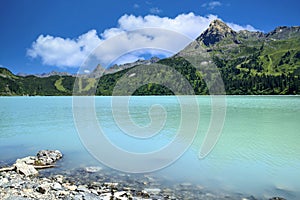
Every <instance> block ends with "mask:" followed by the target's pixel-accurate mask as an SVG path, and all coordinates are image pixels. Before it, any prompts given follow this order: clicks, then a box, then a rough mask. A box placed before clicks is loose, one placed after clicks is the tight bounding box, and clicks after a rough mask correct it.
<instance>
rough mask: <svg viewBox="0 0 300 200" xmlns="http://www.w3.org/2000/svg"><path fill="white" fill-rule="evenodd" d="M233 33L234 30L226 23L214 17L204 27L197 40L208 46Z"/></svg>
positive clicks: (234, 33) (233, 34)
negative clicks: (207, 25)
mask: <svg viewBox="0 0 300 200" xmlns="http://www.w3.org/2000/svg"><path fill="white" fill-rule="evenodd" d="M235 35H236V32H235V31H233V30H232V29H231V28H230V27H229V26H228V25H227V24H225V23H224V22H222V21H221V20H218V19H216V20H214V21H212V22H211V23H210V25H209V27H208V29H206V30H205V31H204V32H203V33H202V34H201V35H200V36H199V37H198V38H197V40H198V41H202V42H203V43H204V44H205V45H206V46H210V45H213V44H215V43H217V42H219V41H221V40H222V39H223V38H226V37H230V36H235Z"/></svg>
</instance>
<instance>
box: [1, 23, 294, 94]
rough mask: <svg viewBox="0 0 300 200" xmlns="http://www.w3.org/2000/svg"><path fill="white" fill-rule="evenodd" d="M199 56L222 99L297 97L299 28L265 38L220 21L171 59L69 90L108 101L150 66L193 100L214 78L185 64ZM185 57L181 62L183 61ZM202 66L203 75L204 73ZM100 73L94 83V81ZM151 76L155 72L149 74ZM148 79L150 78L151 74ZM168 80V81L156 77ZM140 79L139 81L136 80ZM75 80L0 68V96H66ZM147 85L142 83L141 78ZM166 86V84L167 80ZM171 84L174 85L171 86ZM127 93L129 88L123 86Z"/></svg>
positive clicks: (162, 90) (83, 81)
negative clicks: (181, 81) (123, 82)
mask: <svg viewBox="0 0 300 200" xmlns="http://www.w3.org/2000/svg"><path fill="white" fill-rule="evenodd" d="M201 52H205V54H206V55H209V58H207V59H208V60H207V61H208V63H212V64H213V65H215V66H217V68H218V70H219V72H220V73H221V77H222V79H223V82H224V86H225V91H226V94H241V95H243V94H257V95H269V94H274V95H277V94H278V95H279V94H282V95H283V94H285V95H287V94H300V27H299V26H295V27H286V26H281V27H277V28H276V29H275V30H274V31H272V32H270V33H266V34H265V33H262V32H249V31H245V30H243V31H239V32H235V31H233V30H232V29H231V28H230V27H229V26H227V25H226V24H225V23H223V22H222V21H220V20H215V21H213V22H212V23H211V24H210V26H209V28H208V29H207V30H205V31H204V32H203V33H202V34H201V35H200V36H199V37H198V38H197V39H196V40H195V41H193V42H192V43H191V44H189V45H188V46H187V47H186V48H184V49H183V50H182V51H180V52H178V53H177V54H176V55H174V56H172V57H170V58H167V59H162V60H159V59H158V58H152V59H150V60H138V61H136V62H134V63H128V64H124V65H114V66H112V67H111V68H110V69H108V70H104V69H103V68H102V67H101V66H100V65H99V66H97V67H96V68H95V70H94V71H93V72H92V73H91V74H88V75H85V76H82V77H81V78H80V80H79V82H78V84H77V85H76V84H75V87H78V88H77V91H79V93H80V94H82V95H84V94H94V92H95V91H96V95H112V91H113V88H114V87H115V85H116V83H117V81H118V80H119V79H120V77H122V76H124V75H127V76H128V77H129V76H132V77H131V80H132V83H133V84H136V83H138V82H139V81H141V80H138V77H134V76H133V75H132V74H127V73H130V70H131V69H135V68H136V67H137V66H147V67H148V68H146V69H147V70H149V71H151V70H152V69H153V68H152V67H151V66H154V65H155V63H157V64H163V65H167V66H170V67H172V68H173V69H175V70H176V71H178V72H179V73H181V74H182V75H183V76H184V77H185V78H186V79H187V80H188V81H189V83H190V85H191V86H192V88H193V89H194V91H195V94H199V95H200V94H209V84H207V82H205V81H204V80H205V78H207V77H208V76H210V80H211V81H214V77H215V76H214V74H209V73H206V71H201V73H199V71H197V70H196V68H195V67H194V66H192V64H191V63H190V62H188V61H187V60H186V59H185V58H186V56H188V57H190V58H195V59H198V58H199V55H201ZM184 57H185V58H184ZM209 66H210V65H208V66H207V69H206V70H209ZM103 72H105V75H103V76H102V77H101V78H100V80H99V82H97V79H96V78H97V77H99V76H100V75H101V74H103ZM155 73H156V72H155ZM152 74H153V73H152ZM157 76H162V77H164V78H165V79H168V77H169V76H170V75H168V74H167V73H165V74H164V72H159V71H158V72H157ZM139 78H140V77H139ZM75 79H76V77H74V75H71V74H68V73H56V72H52V73H50V74H42V75H37V76H33V75H29V76H27V75H24V74H19V75H14V74H12V73H11V72H10V71H9V70H8V69H5V68H0V95H72V91H73V87H74V83H75ZM143 79H147V77H143ZM170 81H171V82H172V80H170ZM176 84H177V83H176V80H174V85H176ZM129 87H131V86H129ZM171 94H173V92H172V91H171V90H169V89H168V88H166V87H164V86H161V85H157V84H154V83H149V84H147V85H144V86H142V87H140V88H139V89H137V90H136V91H135V92H134V95H171Z"/></svg>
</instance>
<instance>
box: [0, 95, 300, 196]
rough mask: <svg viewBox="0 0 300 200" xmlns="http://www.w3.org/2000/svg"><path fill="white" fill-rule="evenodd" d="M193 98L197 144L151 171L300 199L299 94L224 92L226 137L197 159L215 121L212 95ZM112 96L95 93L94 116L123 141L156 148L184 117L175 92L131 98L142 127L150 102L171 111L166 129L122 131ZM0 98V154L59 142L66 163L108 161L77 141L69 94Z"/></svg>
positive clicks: (7, 156)
mask: <svg viewBox="0 0 300 200" xmlns="http://www.w3.org/2000/svg"><path fill="white" fill-rule="evenodd" d="M114 98H122V97H114ZM186 98H189V97H186ZM196 98H197V102H198V106H199V110H200V113H199V117H200V120H199V121H198V131H197V135H196V137H195V139H194V141H193V143H192V144H191V146H190V147H189V149H188V150H187V151H186V152H185V153H184V154H183V155H182V156H181V157H180V158H179V159H178V160H177V161H176V162H174V163H173V164H171V165H169V166H166V167H164V168H163V169H161V170H158V171H156V172H153V174H155V175H158V176H163V177H166V179H168V180H170V181H174V182H189V183H194V184H200V185H203V186H204V187H205V188H207V189H210V190H216V191H225V192H237V193H245V194H249V195H254V196H255V197H261V198H268V197H272V196H282V197H285V198H287V199H300V183H299V180H300V97H299V96H226V97H225V98H226V117H225V121H224V126H223V129H222V132H221V136H220V138H219V140H218V142H217V144H216V145H215V147H214V148H213V150H212V151H211V152H210V153H209V154H208V156H206V157H205V158H204V159H199V150H200V148H201V145H202V142H203V140H204V137H205V134H206V132H207V129H208V127H209V124H210V121H211V118H210V117H211V97H210V96H199V97H196ZM111 100H112V97H95V112H96V115H95V116H96V117H97V119H98V122H99V126H100V127H101V128H102V130H103V132H104V133H105V136H106V137H107V138H108V140H109V141H110V142H111V143H113V144H114V145H116V146H118V147H119V148H122V149H125V150H126V151H130V152H138V153H147V152H153V151H156V150H158V149H160V148H162V147H164V146H165V145H167V144H168V143H170V142H171V141H172V139H173V138H174V137H175V135H176V131H177V130H178V128H179V126H180V120H181V116H180V113H181V112H180V104H179V103H178V101H177V98H176V97H174V96H152V97H131V98H130V102H129V111H130V116H131V118H132V121H133V122H134V123H136V124H139V125H140V126H141V127H143V126H146V125H148V124H149V123H151V119H150V118H149V115H148V111H149V109H150V108H151V106H152V105H161V106H162V107H163V108H164V110H165V112H166V114H167V116H166V121H165V123H164V126H163V128H162V129H161V131H160V132H158V133H157V134H156V135H155V136H153V137H150V138H148V139H145V138H144V139H138V138H134V137H131V136H129V135H127V134H124V133H123V131H122V129H120V128H119V126H118V125H117V124H116V122H115V120H114V117H113V114H112V107H111ZM0 105H1V106H0V116H1V117H0V152H1V153H0V161H2V162H8V163H10V162H14V160H15V159H17V158H20V157H25V156H28V155H34V154H35V153H36V152H37V151H38V150H41V149H58V150H61V151H62V152H63V154H64V159H63V162H64V164H63V166H61V167H62V168H65V169H68V168H75V167H85V166H94V165H101V166H103V167H105V166H104V165H103V164H101V163H99V162H98V161H97V160H96V159H95V158H94V157H93V156H92V155H90V154H89V153H88V151H87V150H86V148H85V146H84V145H83V144H82V142H81V140H80V135H79V134H78V132H77V129H76V124H75V122H74V118H73V107H72V106H73V98H72V97H0ZM187 107H188V105H187ZM193 115H194V114H193ZM193 115H191V117H190V119H189V120H190V121H191V122H192V121H193V120H194V117H193ZM124 117H125V114H124ZM154 117H155V116H154ZM157 117H160V116H157ZM83 120H85V119H84V117H83ZM128 128H129V129H130V127H128ZM188 131H189V130H188V129H187V130H186V132H187V133H188ZM182 142H183V143H184V142H185V141H184V138H183V140H182ZM109 153H110V152H107V154H109ZM112 159H120V160H122V158H117V157H113V158H112ZM0 164H1V162H0Z"/></svg>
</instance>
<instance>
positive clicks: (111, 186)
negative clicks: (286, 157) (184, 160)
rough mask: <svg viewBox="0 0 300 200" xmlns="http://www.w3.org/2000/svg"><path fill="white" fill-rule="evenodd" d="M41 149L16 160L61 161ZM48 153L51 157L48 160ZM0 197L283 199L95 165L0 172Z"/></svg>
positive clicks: (51, 199) (9, 199) (18, 199)
mask: <svg viewBox="0 0 300 200" xmlns="http://www.w3.org/2000/svg"><path fill="white" fill-rule="evenodd" d="M40 152H45V151H44V150H43V151H40ZM40 152H39V153H38V154H37V155H41V156H40V157H38V156H36V157H34V156H29V157H26V158H22V159H18V160H17V161H16V163H18V162H19V163H20V162H24V163H26V162H27V163H33V162H32V161H33V160H34V163H37V162H36V160H37V159H38V162H39V163H42V162H44V161H45V162H44V163H42V164H44V166H49V165H53V164H55V163H56V161H57V164H59V162H61V161H60V160H59V159H60V158H61V157H60V156H57V155H54V156H53V155H51V152H52V153H53V152H59V151H49V152H50V153H47V152H48V151H46V153H40ZM46 154H47V155H46ZM45 155H46V156H45ZM49 155H50V156H49ZM58 155H60V154H59V153H58ZM51 156H52V160H50V161H49V157H50V158H51ZM3 163H5V162H3V161H1V162H0V164H1V165H3ZM1 165H0V170H1V168H2V166H1ZM29 165H31V164H29ZM2 169H3V168H2ZM0 197H1V198H0V199H1V200H37V199H42V200H54V199H63V200H100V199H103V200H106V199H107V200H111V199H116V200H119V199H120V200H125V199H132V200H142V199H153V200H154V199H174V200H175V199H191V200H192V199H203V200H217V199H218V200H228V199H231V200H268V199H269V200H284V199H283V198H279V197H272V198H261V197H259V198H257V197H255V196H251V195H250V196H249V195H246V194H241V193H238V192H232V193H225V192H220V191H214V192H212V191H210V190H208V189H206V188H205V187H204V186H201V185H195V184H192V183H188V182H182V183H176V184H174V183H172V184H170V183H167V180H164V178H163V177H161V178H158V177H154V176H152V175H150V174H126V173H122V172H118V171H112V170H108V169H102V168H101V167H97V166H90V167H81V168H76V169H65V170H62V169H60V167H59V165H57V166H56V167H55V168H45V169H41V168H39V170H38V173H36V174H34V175H30V174H29V175H28V176H26V175H24V174H23V173H20V171H18V170H10V171H2V172H0Z"/></svg>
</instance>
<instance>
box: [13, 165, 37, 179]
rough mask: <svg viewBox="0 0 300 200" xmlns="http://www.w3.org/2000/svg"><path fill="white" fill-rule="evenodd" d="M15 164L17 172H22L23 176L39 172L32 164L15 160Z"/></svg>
mask: <svg viewBox="0 0 300 200" xmlns="http://www.w3.org/2000/svg"><path fill="white" fill-rule="evenodd" d="M15 166H16V169H17V172H18V173H22V174H24V175H25V176H36V175H38V174H39V172H38V171H37V170H36V169H35V168H34V167H33V166H32V165H27V164H26V163H24V162H17V163H16V164H15Z"/></svg>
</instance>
